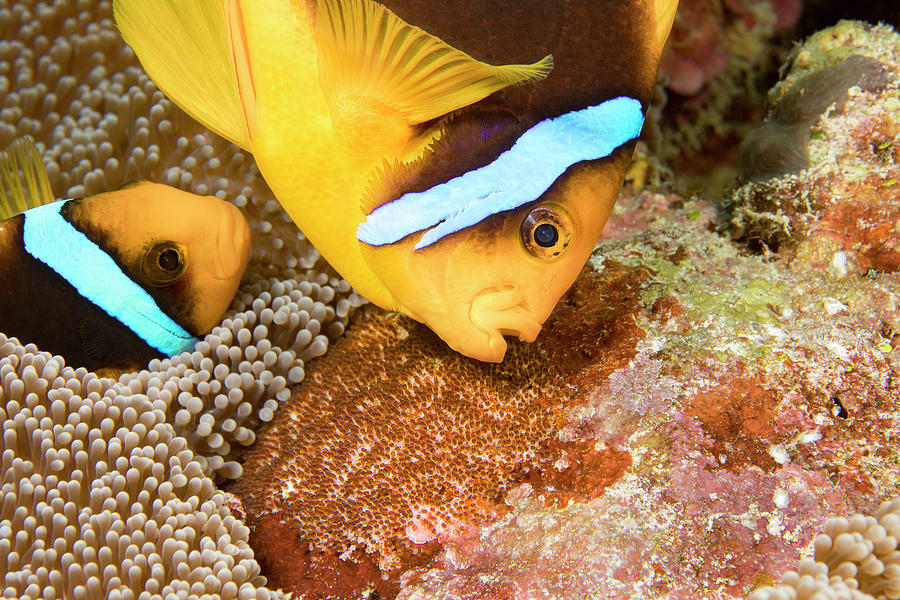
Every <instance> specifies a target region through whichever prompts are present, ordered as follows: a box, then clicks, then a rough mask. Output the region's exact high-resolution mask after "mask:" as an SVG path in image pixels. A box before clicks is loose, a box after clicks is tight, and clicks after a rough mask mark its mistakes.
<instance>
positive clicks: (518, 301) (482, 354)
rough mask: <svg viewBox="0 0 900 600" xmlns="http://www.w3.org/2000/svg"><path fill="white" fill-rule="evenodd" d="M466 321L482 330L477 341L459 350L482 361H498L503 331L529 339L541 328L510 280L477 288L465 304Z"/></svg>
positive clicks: (503, 346) (502, 352) (503, 348)
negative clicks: (470, 301) (495, 285)
mask: <svg viewBox="0 0 900 600" xmlns="http://www.w3.org/2000/svg"><path fill="white" fill-rule="evenodd" d="M469 321H470V322H471V323H472V325H473V326H474V327H475V328H477V329H478V330H479V331H480V332H481V333H482V334H483V337H482V340H484V341H482V342H481V343H478V344H475V345H474V346H476V347H473V348H471V349H469V348H467V349H459V348H458V350H459V351H461V352H463V353H464V354H467V355H468V356H471V357H473V358H477V359H478V360H482V361H485V362H501V361H502V360H503V357H504V355H505V354H506V348H507V344H506V340H505V339H504V337H503V336H504V335H515V336H517V337H518V338H519V340H521V341H523V342H533V341H534V340H535V339H536V338H537V335H538V333H540V331H541V327H542V321H539V320H538V319H537V318H536V317H535V316H534V315H533V314H532V313H531V311H530V310H529V309H528V307H527V304H526V302H525V301H524V299H523V298H522V294H521V292H520V291H519V289H518V288H517V287H516V286H515V285H512V284H507V285H503V286H500V287H497V288H489V289H486V290H482V291H481V292H479V293H478V294H477V295H476V296H475V298H473V299H472V303H471V305H470V307H469Z"/></svg>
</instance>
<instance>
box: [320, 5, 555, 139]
mask: <svg viewBox="0 0 900 600" xmlns="http://www.w3.org/2000/svg"><path fill="white" fill-rule="evenodd" d="M316 41H317V45H318V49H319V81H320V84H321V85H322V89H323V91H324V92H325V94H326V96H327V97H328V98H329V99H330V100H331V101H332V102H334V101H335V99H336V98H339V99H340V100H339V102H348V100H349V102H348V103H349V104H350V105H351V106H353V107H354V108H355V107H358V106H359V103H358V102H353V101H352V97H354V96H356V97H358V98H361V99H363V100H362V101H363V102H374V103H377V104H379V105H381V106H383V107H388V108H389V109H390V110H393V111H396V112H397V113H398V114H400V115H401V116H402V117H403V118H405V119H406V120H407V122H408V123H410V124H416V123H422V122H424V121H428V120H430V119H434V118H436V117H439V116H441V115H444V114H447V113H449V112H451V111H453V110H456V109H458V108H462V107H464V106H467V105H469V104H472V103H474V102H477V101H478V100H481V99H482V98H484V97H486V96H488V95H490V94H492V93H493V92H496V91H497V90H500V89H503V88H505V87H507V86H509V85H515V84H519V83H527V82H530V81H536V80H539V79H543V78H544V77H546V76H547V75H548V74H549V73H550V70H551V69H552V68H553V58H552V57H551V56H546V57H544V58H543V59H541V60H540V61H538V62H536V63H534V64H531V65H503V66H493V65H489V64H487V63H483V62H480V61H478V60H475V59H474V58H472V57H471V56H469V55H468V54H466V53H464V52H461V51H459V50H457V49H456V48H453V47H452V46H449V45H447V44H446V43H444V42H443V41H441V40H440V39H438V38H436V37H434V36H433V35H430V34H428V33H427V32H425V31H423V30H422V29H419V28H418V27H414V26H412V25H410V24H408V23H406V22H405V21H403V19H401V18H400V17H398V16H397V15H395V14H394V13H392V12H391V11H390V10H388V9H387V8H386V7H385V6H384V5H382V4H379V3H377V2H373V1H372V0H318V1H317V2H316Z"/></svg>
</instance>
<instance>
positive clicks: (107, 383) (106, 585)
mask: <svg viewBox="0 0 900 600" xmlns="http://www.w3.org/2000/svg"><path fill="white" fill-rule="evenodd" d="M0 383H2V385H0V418H2V421H3V422H2V435H3V452H2V457H0V473H2V480H0V482H2V483H0V494H2V500H0V555H2V556H3V557H4V560H3V561H2V563H0V589H2V595H3V597H4V598H22V599H38V598H63V597H65V598H73V599H75V600H88V599H92V598H100V597H105V598H118V599H128V598H133V599H148V600H149V599H150V598H187V597H191V598H196V597H200V596H203V597H209V596H208V595H210V594H214V595H216V597H221V598H223V599H224V598H234V599H237V598H241V599H246V598H260V599H265V598H270V597H273V595H272V594H270V593H269V592H268V591H267V590H266V589H265V588H262V587H261V585H262V584H263V582H264V578H262V577H260V575H259V566H258V565H257V563H256V561H255V560H254V559H253V551H252V550H251V549H250V547H249V546H248V545H247V537H248V530H247V528H246V527H245V526H244V525H243V524H242V523H241V522H240V521H238V520H237V519H235V518H234V517H233V516H232V515H231V514H230V511H229V510H228V509H227V508H226V503H225V495H224V494H223V493H222V492H221V491H218V490H216V488H215V486H214V485H213V483H212V481H211V480H210V479H209V478H208V477H206V476H205V475H204V474H203V473H202V470H201V468H200V463H199V462H197V461H195V460H194V457H193V453H192V452H191V450H190V449H189V448H188V446H187V443H186V442H185V440H184V438H181V437H178V436H176V435H175V434H174V432H173V431H172V428H171V427H170V426H169V425H168V424H167V423H166V421H165V413H164V412H163V411H162V410H160V409H159V408H157V406H156V403H155V402H152V401H150V400H149V399H148V398H147V397H145V396H141V395H135V394H127V393H126V394H122V393H121V392H120V391H119V390H117V389H116V386H115V384H114V382H113V381H112V380H110V379H101V378H98V377H97V376H96V375H94V374H93V373H90V372H87V371H85V370H84V369H78V370H73V369H72V368H71V367H66V366H64V365H63V363H62V361H61V360H60V359H59V358H58V357H52V356H50V355H49V354H48V353H46V352H38V351H37V349H36V348H34V346H33V345H29V346H24V347H23V346H22V345H20V344H19V343H17V341H16V340H15V339H7V338H6V337H5V336H3V335H2V334H0Z"/></svg>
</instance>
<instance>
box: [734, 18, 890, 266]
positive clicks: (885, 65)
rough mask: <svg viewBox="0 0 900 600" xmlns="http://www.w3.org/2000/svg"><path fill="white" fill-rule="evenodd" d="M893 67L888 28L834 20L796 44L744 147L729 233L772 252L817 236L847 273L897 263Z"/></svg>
mask: <svg viewBox="0 0 900 600" xmlns="http://www.w3.org/2000/svg"><path fill="white" fill-rule="evenodd" d="M898 73H900V35H898V34H897V33H896V32H895V31H894V30H893V29H892V28H891V27H889V26H887V25H877V26H873V25H867V24H863V23H858V22H851V21H842V22H840V23H838V24H837V25H835V26H834V27H831V28H829V29H826V30H823V31H821V32H819V33H817V34H815V35H813V36H811V37H810V38H809V40H807V41H806V42H805V43H804V44H803V46H801V47H799V48H798V49H797V50H796V51H795V53H794V55H793V57H792V60H791V62H790V70H789V72H788V73H787V75H786V76H785V78H784V81H782V82H781V83H780V84H778V86H776V87H775V88H774V89H773V91H772V93H771V94H770V96H771V102H772V106H773V108H772V115H771V116H772V120H770V122H769V123H767V124H766V125H764V126H763V127H761V128H760V130H758V132H757V133H756V134H755V135H754V137H753V138H751V140H749V142H748V143H747V144H746V145H745V146H744V148H743V156H742V157H741V162H742V164H744V165H747V168H746V169H745V170H746V171H747V175H748V178H750V179H752V180H751V181H749V182H747V183H744V184H743V185H741V186H739V187H738V188H736V189H735V190H734V191H733V192H732V194H731V195H730V197H729V198H728V199H727V200H726V203H725V209H726V210H727V211H728V212H729V214H730V229H731V233H732V234H733V235H734V236H735V237H737V238H738V239H740V240H746V241H750V242H756V243H759V242H762V243H763V244H765V245H767V246H768V247H769V248H772V249H776V248H778V247H779V246H780V245H781V244H788V245H793V244H796V242H797V241H799V240H803V239H805V238H810V239H816V238H818V239H820V240H821V242H822V244H821V247H822V252H823V254H824V253H827V249H826V248H825V247H824V246H825V245H826V244H828V245H831V246H836V247H838V248H839V249H840V250H842V251H844V252H845V253H846V257H847V260H848V261H849V262H850V264H851V269H856V268H859V269H862V270H865V269H868V268H874V269H877V270H888V271H890V270H895V269H897V268H898V266H900V259H898V251H897V247H896V237H895V236H893V235H891V228H892V227H893V225H892V224H893V222H894V221H895V220H896V219H897V218H898V217H900V212H898V205H897V202H896V198H897V194H898V191H897V190H898V181H900V168H898V163H900V119H898V117H897V115H898V107H900V75H898ZM826 82H828V83H829V85H828V87H829V89H826V90H822V89H818V88H820V87H821V85H822V84H823V83H826ZM810 85H812V88H811V89H809V90H804V87H805V86H810ZM851 86H852V87H851ZM848 88H849V90H848ZM823 96H824V97H825V98H826V99H829V100H830V102H828V103H827V104H826V103H825V102H822V100H823ZM826 109H828V110H826ZM823 111H824V112H823ZM780 115H790V116H791V118H790V119H780V118H779V116H780ZM785 120H786V121H790V122H791V123H792V125H791V126H792V127H797V128H799V131H798V132H797V136H795V137H796V138H797V139H796V140H795V143H800V144H802V146H803V147H802V148H800V149H795V150H791V151H790V152H788V155H799V156H800V160H799V161H796V160H792V161H790V162H791V164H790V165H787V164H785V163H784V162H783V161H780V160H778V154H779V152H780V151H779V150H778V148H779V147H781V145H783V144H785V140H784V136H783V135H781V132H780V131H779V130H781V129H783V128H784V126H785V124H784V123H780V121H785ZM773 129H774V135H770V134H768V133H767V132H769V131H772V130H773ZM761 139H762V140H763V141H764V143H762V144H760V143H759V142H760V140H761ZM765 140H769V141H768V142H765ZM773 141H774V142H775V144H776V146H775V151H774V152H773V146H772V145H771V142H773ZM773 154H774V155H775V157H774V159H773ZM807 157H808V158H807ZM757 165H764V167H763V168H758V167H755V166H757ZM800 169H802V170H800ZM767 176H768V177H767Z"/></svg>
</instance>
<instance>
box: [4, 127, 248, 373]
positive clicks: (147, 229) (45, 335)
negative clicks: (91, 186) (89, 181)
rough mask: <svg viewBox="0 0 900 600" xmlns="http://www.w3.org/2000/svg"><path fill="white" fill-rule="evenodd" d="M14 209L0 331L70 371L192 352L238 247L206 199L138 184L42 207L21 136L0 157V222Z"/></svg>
mask: <svg viewBox="0 0 900 600" xmlns="http://www.w3.org/2000/svg"><path fill="white" fill-rule="evenodd" d="M28 207H32V208H28ZM24 209H27V210H24ZM20 210H24V212H22V213H21V214H16V215H15V216H11V217H9V218H6V219H5V220H3V221H0V331H2V332H3V333H5V334H7V335H10V336H15V337H17V338H19V340H20V341H21V342H22V343H35V344H36V345H37V346H38V347H39V348H40V349H41V350H45V351H48V352H51V353H53V354H59V355H62V356H63V357H64V358H65V359H66V362H67V363H69V364H72V365H73V366H76V367H86V368H88V369H97V368H102V367H115V366H120V367H136V366H142V365H144V364H146V363H147V361H148V360H150V359H151V358H153V357H158V356H161V355H165V356H173V355H175V354H178V353H180V352H184V351H187V350H192V349H193V347H194V344H196V342H197V341H199V340H198V339H197V336H198V335H202V334H203V333H206V332H208V331H209V330H210V329H211V328H212V327H213V326H214V325H215V324H216V323H218V322H219V320H220V319H221V317H222V314H223V313H224V312H225V311H226V310H227V308H228V306H229V304H230V303H231V300H232V298H233V297H234V293H235V291H236V290H237V286H238V284H239V283H240V280H241V276H242V275H243V272H244V267H245V266H246V264H247V260H248V257H249V252H250V228H249V226H248V225H247V221H246V220H245V219H244V217H243V215H242V214H241V213H240V211H239V210H238V209H237V208H236V207H234V206H233V205H232V204H229V203H228V202H224V201H222V200H219V199H218V198H214V197H204V196H196V195H194V194H189V193H187V192H182V191H181V190H178V189H175V188H172V187H169V186H166V185H159V184H156V183H149V182H139V183H135V184H130V185H128V186H125V187H123V188H122V189H119V190H116V191H114V192H108V193H104V194H97V195H95V196H90V197H87V198H80V199H74V200H58V201H53V198H52V195H51V192H50V186H49V183H48V182H47V178H46V173H45V172H44V170H43V164H42V163H41V162H40V157H39V156H38V154H37V151H36V150H35V149H34V146H33V145H31V143H30V142H28V141H26V140H24V139H23V140H19V141H17V142H15V143H14V144H13V145H12V146H11V147H10V148H9V149H8V150H7V151H6V152H4V153H3V154H2V156H0V216H2V217H7V216H9V215H10V214H14V213H16V212H18V211H20Z"/></svg>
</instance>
